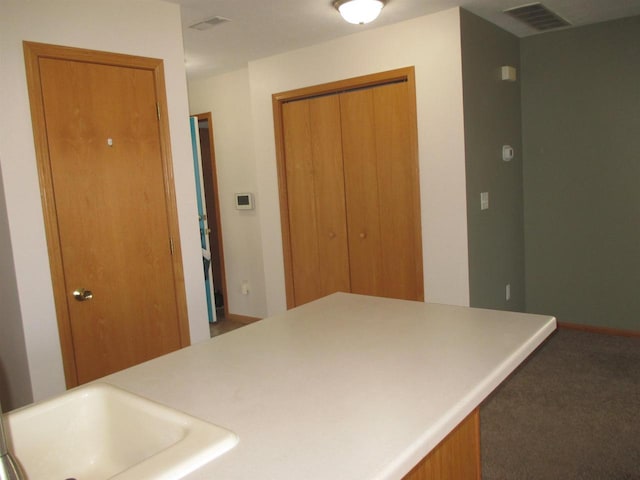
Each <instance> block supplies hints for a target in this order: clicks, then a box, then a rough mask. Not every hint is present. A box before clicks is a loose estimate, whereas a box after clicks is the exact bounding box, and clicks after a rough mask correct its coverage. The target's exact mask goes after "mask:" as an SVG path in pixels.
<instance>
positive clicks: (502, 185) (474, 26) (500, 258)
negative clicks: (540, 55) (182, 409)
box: [461, 10, 525, 311]
mask: <svg viewBox="0 0 640 480" xmlns="http://www.w3.org/2000/svg"><path fill="white" fill-rule="evenodd" d="M461 32H462V37H461V40H462V77H463V95H464V128H465V153H466V183H467V228H468V246H469V293H470V303H471V306H473V307H483V308H494V309H504V310H516V311H522V310H523V309H524V300H525V294H524V239H523V206H522V143H521V136H522V135H521V127H520V117H521V115H520V82H519V81H516V82H508V81H503V80H501V77H500V67H501V66H503V65H510V66H513V67H516V68H517V69H518V73H519V64H520V61H519V60H520V50H519V48H520V47H519V40H518V38H517V37H515V36H513V35H511V34H510V33H507V32H505V31H504V30H502V29H500V28H498V27H496V26H495V25H493V24H491V23H489V22H487V21H485V20H483V19H481V18H479V17H477V16H475V15H473V14H471V13H469V12H467V11H466V10H461ZM503 144H507V145H511V146H513V147H514V148H515V152H516V156H515V158H514V160H512V161H510V162H504V161H503V160H502V145H503ZM480 192H489V209H488V210H481V209H480ZM507 284H510V285H511V299H510V300H509V301H507V300H506V295H505V286H506V285H507Z"/></svg>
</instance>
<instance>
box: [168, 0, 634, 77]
mask: <svg viewBox="0 0 640 480" xmlns="http://www.w3.org/2000/svg"><path fill="white" fill-rule="evenodd" d="M168 1H170V2H172V3H177V4H179V5H180V8H181V11H182V26H183V32H184V33H183V36H184V48H185V56H186V66H187V75H188V76H189V78H197V77H203V76H209V75H215V74H219V73H223V72H226V71H231V70H235V69H238V68H241V67H243V66H245V65H246V64H247V62H249V61H250V60H255V59H258V58H263V57H268V56H270V55H275V54H278V53H282V52H286V51H289V50H294V49H297V48H302V47H306V46H309V45H313V44H316V43H320V42H324V41H327V40H330V39H333V38H337V37H340V36H344V35H350V34H352V33H356V32H359V31H362V30H365V29H369V28H377V27H380V26H382V25H387V24H391V23H396V22H400V21H403V20H407V19H410V18H414V17H419V16H422V15H427V14H430V13H435V12H438V11H441V10H446V9H449V8H452V7H456V6H461V7H463V8H466V9H467V10H469V11H471V12H472V13H475V14H476V15H478V16H480V17H483V18H485V19H486V20H488V21H490V22H492V23H494V24H496V25H498V26H499V27H501V28H503V29H505V30H507V31H509V32H511V33H513V34H514V35H517V36H519V37H525V36H527V35H532V34H536V33H539V32H537V31H536V30H533V29H532V28H530V27H528V26H527V25H525V24H523V23H521V22H519V21H517V20H515V19H512V18H511V17H509V16H507V15H505V14H503V13H502V11H503V10H505V9H508V8H511V7H515V6H520V5H524V4H527V3H532V2H534V1H535V0H388V1H387V3H386V5H385V7H384V9H383V10H382V13H381V14H380V17H379V18H378V19H377V20H376V21H374V22H373V23H370V24H368V25H351V24H348V23H346V22H345V21H344V20H342V18H341V17H340V15H339V14H338V12H337V11H336V10H335V9H334V8H333V6H332V3H333V2H332V0H168ZM541 3H543V4H544V5H545V6H546V7H547V8H549V9H551V10H553V11H554V12H555V13H557V14H558V15H560V16H561V17H563V18H564V19H566V20H568V21H569V22H570V23H571V24H572V25H573V26H580V25H588V24H591V23H597V22H602V21H606V20H612V19H615V18H622V17H628V16H633V15H640V0H542V1H541ZM214 16H221V17H225V18H228V19H229V20H230V21H229V22H225V23H222V24H219V25H217V26H215V27H213V28H211V29H209V30H204V31H199V30H194V29H191V28H188V27H189V26H190V25H193V24H195V23H198V22H201V21H203V20H207V19H209V18H211V17H214Z"/></svg>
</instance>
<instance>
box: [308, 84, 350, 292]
mask: <svg viewBox="0 0 640 480" xmlns="http://www.w3.org/2000/svg"><path fill="white" fill-rule="evenodd" d="M309 102H310V106H309V114H310V124H311V126H312V129H311V151H312V158H313V167H314V181H315V192H316V195H315V201H316V212H317V215H318V218H317V231H318V254H319V266H320V268H319V272H320V292H319V296H318V297H317V298H319V297H323V296H325V295H329V294H330V293H334V292H350V291H351V285H350V278H349V251H348V244H347V219H346V207H345V198H344V196H345V192H344V172H343V161H342V133H341V130H340V101H339V99H338V97H337V96H336V95H332V96H326V97H318V98H314V99H312V100H309Z"/></svg>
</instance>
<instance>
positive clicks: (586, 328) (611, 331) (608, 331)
mask: <svg viewBox="0 0 640 480" xmlns="http://www.w3.org/2000/svg"><path fill="white" fill-rule="evenodd" d="M558 328H566V329H569V330H581V331H583V332H591V333H601V334H604V335H617V336H620V337H639V338H640V332H636V331H634V330H622V329H618V328H609V327H595V326H592V325H580V324H577V323H565V322H558Z"/></svg>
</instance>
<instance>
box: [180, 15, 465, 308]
mask: <svg viewBox="0 0 640 480" xmlns="http://www.w3.org/2000/svg"><path fill="white" fill-rule="evenodd" d="M409 65H414V66H415V68H416V81H417V85H416V89H417V91H416V94H417V102H418V129H419V149H420V186H421V201H422V239H423V250H424V276H425V282H424V283H425V299H426V300H428V301H432V302H442V303H451V304H458V305H468V304H469V287H468V284H469V280H468V265H467V261H468V256H467V224H466V203H465V202H466V191H465V165H464V131H463V112H462V67H461V47H460V17H459V11H458V9H452V10H448V11H446V12H441V13H438V14H434V15H429V16H425V17H421V18H417V19H414V20H410V21H406V22H402V23H398V24H395V25H391V26H387V27H382V28H378V29H372V30H367V31H365V32H361V33H356V34H354V35H351V36H348V37H343V38H340V39H337V40H334V41H330V42H326V43H323V44H319V45H315V46H312V47H309V48H304V49H300V50H296V51H292V52H288V53H284V54H281V55H277V56H273V57H269V58H265V59H261V60H257V61H253V62H250V63H249V66H248V70H239V71H237V72H233V73H232V74H226V75H220V76H217V77H213V78H210V79H205V80H198V81H194V82H192V83H190V85H189V95H190V100H191V110H192V112H196V111H197V110H203V109H206V110H211V111H212V112H213V115H214V122H215V124H216V161H217V164H218V168H219V170H220V171H221V175H220V178H219V181H220V183H221V190H222V189H224V188H225V186H224V185H225V184H226V183H227V182H229V183H231V184H232V185H233V187H232V188H236V186H237V187H238V188H239V186H240V185H242V183H243V182H241V181H240V180H241V179H242V178H243V176H244V177H245V181H246V182H250V181H255V182H256V191H257V195H256V198H257V210H256V214H257V220H258V221H259V224H260V229H259V230H260V232H261V236H260V237H259V238H258V236H257V235H256V238H255V240H254V241H253V242H252V243H251V247H252V248H257V249H261V250H262V255H261V256H262V258H263V262H264V276H265V282H264V288H265V290H264V296H265V300H266V303H265V306H264V308H265V309H264V311H263V312H261V313H262V315H266V314H269V315H272V314H275V313H278V312H281V311H283V310H285V308H286V300H285V287H284V268H283V258H282V237H281V230H280V210H279V201H278V183H277V172H276V161H275V141H274V132H273V113H272V104H271V95H272V94H273V93H277V92H282V91H285V90H290V89H294V88H299V87H304V86H309V85H316V84H320V83H325V82H330V81H334V80H339V79H344V78H350V77H355V76H359V75H366V74H369V73H375V72H380V71H385V70H391V69H395V68H400V67H405V66H409ZM234 102H237V103H238V105H239V107H238V108H234V106H233V105H234ZM248 105H249V106H250V109H251V110H250V111H249V110H248V108H247V106H248ZM223 126H224V129H223ZM251 126H252V128H250V127H251ZM231 146H233V147H234V148H230V147H231ZM250 146H252V147H253V150H252V151H251V152H249V151H248V150H247V149H248V148H250ZM251 159H252V160H251ZM239 161H240V162H242V167H241V169H245V170H244V173H241V171H240V170H237V171H236V170H235V168H236V167H237V166H238V162H239ZM227 169H229V170H231V169H234V172H233V173H228V170H227ZM222 215H223V219H222V220H223V229H227V232H228V230H230V229H235V230H236V231H239V224H240V223H245V224H246V223H247V220H246V219H244V218H241V217H239V216H238V215H233V213H232V212H230V211H227V212H226V213H225V212H223V214H222ZM252 220H253V219H252ZM234 225H235V226H234ZM252 228H253V227H252ZM255 228H256V229H257V226H256V227H255ZM227 232H225V234H226V233H227ZM230 236H231V235H230ZM239 241H243V239H242V238H241V237H240V236H237V237H236V238H235V239H233V238H231V240H230V241H226V244H225V245H227V244H229V243H230V242H231V243H233V242H239ZM235 268H237V265H236V264H234V263H233V262H229V261H227V276H228V278H229V277H235V278H236V279H237V278H239V276H238V275H237V274H236V273H234V272H233V271H234V269H235ZM236 281H237V280H236ZM236 287H237V286H236V285H233V283H232V284H231V287H230V288H232V289H233V288H236ZM258 293H259V292H256V289H255V288H254V291H253V292H252V295H255V294H258ZM231 305H232V310H233V306H234V304H233V301H232V304H231ZM257 306H258V305H257V304H256V308H257ZM255 312H256V313H255V315H258V311H257V310H255ZM262 315H259V316H262Z"/></svg>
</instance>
